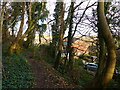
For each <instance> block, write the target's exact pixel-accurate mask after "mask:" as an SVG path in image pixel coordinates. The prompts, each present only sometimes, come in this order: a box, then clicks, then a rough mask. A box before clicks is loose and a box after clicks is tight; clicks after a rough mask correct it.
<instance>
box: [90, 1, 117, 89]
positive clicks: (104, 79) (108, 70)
mask: <svg viewBox="0 0 120 90" xmlns="http://www.w3.org/2000/svg"><path fill="white" fill-rule="evenodd" d="M98 22H99V25H100V30H101V32H102V35H103V38H104V40H105V44H106V47H107V52H108V55H107V61H106V66H105V68H104V70H103V72H102V73H101V75H100V76H98V77H96V78H95V79H94V83H92V87H94V88H104V87H105V86H106V85H107V84H108V83H109V82H110V80H111V79H112V77H113V73H114V69H115V64H116V53H115V43H114V39H113V37H112V34H111V32H110V29H109V26H108V24H107V21H106V17H105V13H104V0H99V2H98Z"/></svg>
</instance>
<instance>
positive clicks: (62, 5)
mask: <svg viewBox="0 0 120 90" xmlns="http://www.w3.org/2000/svg"><path fill="white" fill-rule="evenodd" d="M59 3H61V4H60V8H61V10H60V11H61V15H60V20H59V22H60V33H59V44H58V45H59V46H58V54H57V56H56V60H55V65H54V68H58V65H59V63H60V59H61V52H62V45H63V36H64V3H63V2H59Z"/></svg>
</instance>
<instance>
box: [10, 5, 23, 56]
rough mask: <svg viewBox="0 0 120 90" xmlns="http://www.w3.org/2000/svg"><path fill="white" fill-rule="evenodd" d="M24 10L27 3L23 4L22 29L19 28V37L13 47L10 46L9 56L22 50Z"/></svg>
mask: <svg viewBox="0 0 120 90" xmlns="http://www.w3.org/2000/svg"><path fill="white" fill-rule="evenodd" d="M24 8H25V3H22V15H21V17H22V19H21V24H20V28H19V31H18V34H17V37H16V39H15V42H13V43H12V45H11V46H10V49H9V51H8V54H11V53H13V52H14V51H15V52H16V53H19V49H20V45H19V41H20V39H21V36H22V31H23V26H24V13H25V11H24Z"/></svg>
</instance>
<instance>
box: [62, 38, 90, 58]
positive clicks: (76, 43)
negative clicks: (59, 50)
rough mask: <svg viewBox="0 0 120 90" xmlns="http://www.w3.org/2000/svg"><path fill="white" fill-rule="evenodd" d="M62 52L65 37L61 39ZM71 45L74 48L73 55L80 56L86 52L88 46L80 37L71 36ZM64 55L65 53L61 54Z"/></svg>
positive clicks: (65, 43)
mask: <svg viewBox="0 0 120 90" xmlns="http://www.w3.org/2000/svg"><path fill="white" fill-rule="evenodd" d="M63 46H64V47H63V53H65V49H66V48H67V47H66V46H67V39H65V40H64V41H63ZM72 47H73V48H74V55H75V56H77V57H78V56H80V55H82V54H88V53H89V51H88V47H89V44H88V43H86V42H85V41H82V40H81V39H80V38H73V43H72ZM62 56H65V55H62Z"/></svg>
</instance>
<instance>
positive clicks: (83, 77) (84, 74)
mask: <svg viewBox="0 0 120 90" xmlns="http://www.w3.org/2000/svg"><path fill="white" fill-rule="evenodd" d="M71 77H72V79H73V82H75V83H76V84H77V85H81V86H84V85H86V84H87V82H89V81H90V80H92V79H93V77H94V76H93V74H92V73H90V72H88V71H86V70H85V69H84V68H83V63H82V60H81V59H75V60H74V64H73V70H72V74H71Z"/></svg>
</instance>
